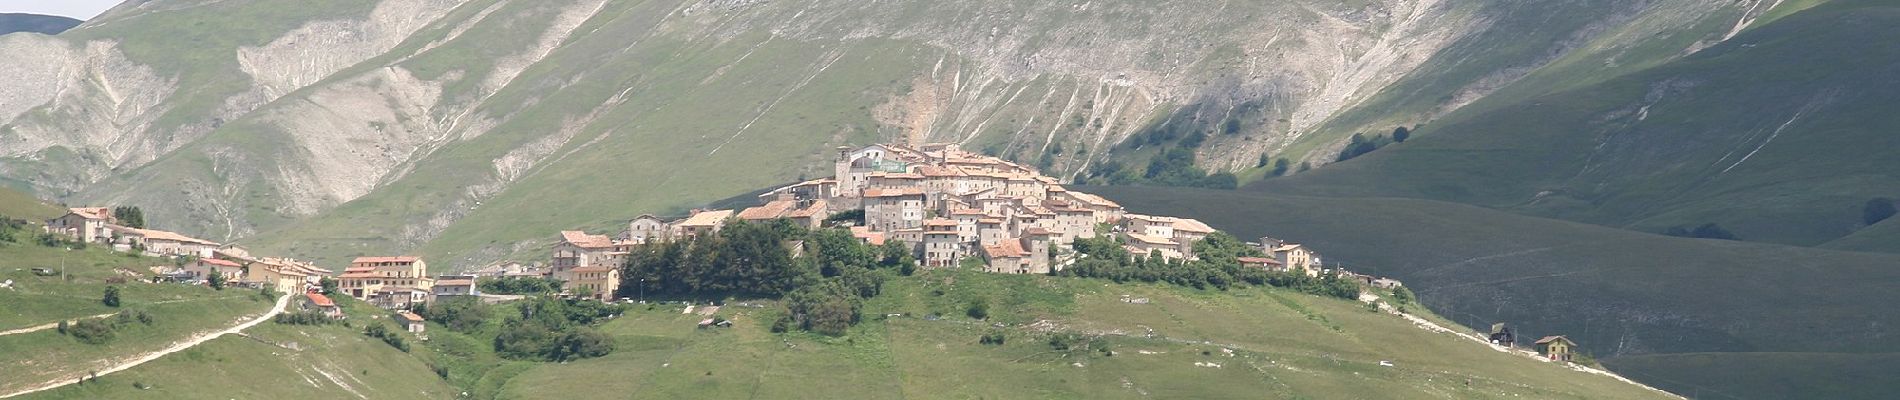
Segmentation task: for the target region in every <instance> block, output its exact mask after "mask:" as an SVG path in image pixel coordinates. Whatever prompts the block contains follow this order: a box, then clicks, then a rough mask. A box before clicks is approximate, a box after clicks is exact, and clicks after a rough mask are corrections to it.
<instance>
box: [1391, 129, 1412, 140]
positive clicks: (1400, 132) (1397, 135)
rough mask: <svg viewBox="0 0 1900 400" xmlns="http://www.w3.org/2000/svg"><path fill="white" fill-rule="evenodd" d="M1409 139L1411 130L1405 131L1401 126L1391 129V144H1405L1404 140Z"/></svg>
mask: <svg viewBox="0 0 1900 400" xmlns="http://www.w3.org/2000/svg"><path fill="white" fill-rule="evenodd" d="M1411 137H1412V130H1411V129H1406V128H1405V127H1403V126H1401V127H1397V128H1392V142H1393V143H1405V139H1410V138H1411Z"/></svg>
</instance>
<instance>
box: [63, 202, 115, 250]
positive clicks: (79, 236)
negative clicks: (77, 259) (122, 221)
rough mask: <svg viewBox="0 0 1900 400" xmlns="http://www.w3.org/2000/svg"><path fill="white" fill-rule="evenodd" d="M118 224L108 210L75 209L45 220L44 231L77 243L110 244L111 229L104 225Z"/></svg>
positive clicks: (101, 208)
mask: <svg viewBox="0 0 1900 400" xmlns="http://www.w3.org/2000/svg"><path fill="white" fill-rule="evenodd" d="M118 222H119V221H118V219H117V218H113V217H112V210H111V209H109V208H106V207H75V208H69V209H66V214H63V215H60V216H59V217H58V218H53V219H49V220H46V231H47V232H49V233H52V234H56V235H62V236H66V237H68V238H71V239H73V240H78V241H84V242H92V243H111V242H112V229H110V228H108V227H107V226H106V225H111V224H117V223H118Z"/></svg>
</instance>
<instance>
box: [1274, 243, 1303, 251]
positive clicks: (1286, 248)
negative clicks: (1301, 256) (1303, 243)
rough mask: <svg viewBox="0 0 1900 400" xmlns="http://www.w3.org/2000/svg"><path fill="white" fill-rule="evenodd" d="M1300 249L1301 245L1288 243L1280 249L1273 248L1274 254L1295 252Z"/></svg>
mask: <svg viewBox="0 0 1900 400" xmlns="http://www.w3.org/2000/svg"><path fill="white" fill-rule="evenodd" d="M1299 248H1300V244H1299V243H1287V244H1283V245H1280V247H1275V248H1273V252H1275V253H1279V252H1285V251H1293V250H1299Z"/></svg>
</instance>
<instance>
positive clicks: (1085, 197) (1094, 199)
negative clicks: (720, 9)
mask: <svg viewBox="0 0 1900 400" xmlns="http://www.w3.org/2000/svg"><path fill="white" fill-rule="evenodd" d="M1063 193H1068V194H1069V197H1070V198H1074V199H1075V201H1079V202H1083V203H1087V204H1088V205H1091V206H1096V207H1107V208H1122V205H1121V204H1116V203H1115V202H1113V201H1109V200H1108V199H1105V198H1102V196H1096V195H1093V194H1088V193H1084V192H1078V191H1074V190H1070V191H1067V192H1063Z"/></svg>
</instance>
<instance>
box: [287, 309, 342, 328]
mask: <svg viewBox="0 0 1900 400" xmlns="http://www.w3.org/2000/svg"><path fill="white" fill-rule="evenodd" d="M271 322H275V323H279V324H284V325H328V324H332V323H335V322H336V319H333V318H330V316H327V315H323V313H321V312H316V311H299V312H294V313H283V314H277V316H276V317H273V318H271Z"/></svg>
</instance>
